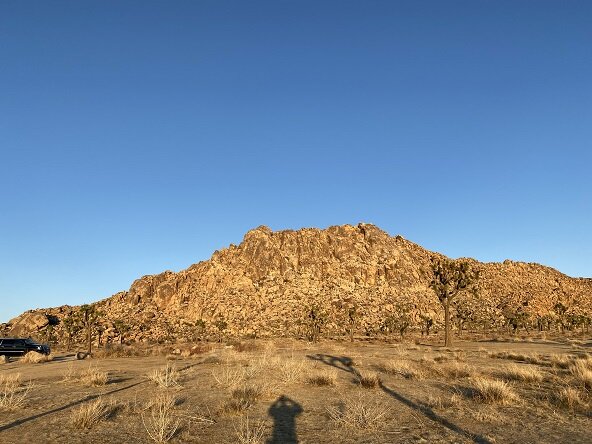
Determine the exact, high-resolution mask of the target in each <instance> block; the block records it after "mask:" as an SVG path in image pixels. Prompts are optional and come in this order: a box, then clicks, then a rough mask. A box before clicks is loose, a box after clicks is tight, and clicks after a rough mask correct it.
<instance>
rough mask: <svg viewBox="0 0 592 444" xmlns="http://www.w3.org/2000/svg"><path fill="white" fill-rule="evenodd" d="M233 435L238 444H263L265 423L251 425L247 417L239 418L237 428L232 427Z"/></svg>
mask: <svg viewBox="0 0 592 444" xmlns="http://www.w3.org/2000/svg"><path fill="white" fill-rule="evenodd" d="M234 433H235V437H236V440H237V442H238V444H263V443H264V441H265V440H264V438H263V437H264V435H265V422H263V421H262V422H260V423H259V424H253V423H252V422H250V421H249V417H248V416H245V417H244V418H242V417H241V419H240V423H239V425H238V427H236V426H235V427H234Z"/></svg>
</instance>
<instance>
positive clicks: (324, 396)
mask: <svg viewBox="0 0 592 444" xmlns="http://www.w3.org/2000/svg"><path fill="white" fill-rule="evenodd" d="M231 345H232V346H231V347H225V346H224V345H222V344H218V345H209V346H207V347H205V348H204V350H205V351H203V352H200V353H194V354H191V353H183V350H191V347H190V346H188V347H184V346H179V347H178V348H179V350H180V351H179V352H178V353H175V354H174V356H175V360H174V361H173V362H171V361H170V360H167V357H166V355H167V354H169V351H167V352H166V353H160V354H157V353H155V354H154V355H153V354H152V353H146V352H145V351H137V352H134V351H131V350H128V349H125V352H124V351H122V350H119V351H118V352H117V353H111V352H109V353H96V354H95V358H94V359H90V360H84V361H76V360H75V359H74V358H73V356H71V355H68V354H66V353H56V355H55V357H54V359H53V360H50V361H47V362H43V363H42V364H36V363H31V362H26V360H23V359H21V360H16V359H15V360H13V361H12V362H9V363H6V364H3V365H2V367H1V368H0V410H1V412H2V419H1V420H0V421H1V422H0V442H2V443H8V444H9V443H21V442H68V443H86V442H93V443H124V442H125V443H132V444H133V443H146V442H161V443H162V442H171V443H193V442H207V443H209V442H211V443H237V442H238V443H239V444H240V443H245V444H257V443H264V442H268V443H280V442H315V443H321V444H323V443H358V442H367V443H374V442H377V443H382V442H385V443H386V442H388V443H397V442H414V441H423V442H461V443H472V442H481V443H494V442H496V443H500V442H541V443H544V442H554V443H555V442H574V443H577V442H581V443H585V442H590V441H591V438H592V433H591V432H590V430H592V414H591V408H592V353H591V352H592V348H591V345H592V343H591V342H590V340H587V339H582V340H580V342H579V344H577V345H578V347H579V348H578V349H574V348H573V342H567V341H556V342H555V341H551V340H545V341H538V340H536V339H535V340H531V341H513V342H506V341H501V340H498V341H495V342H492V341H483V342H470V341H467V342H460V341H459V342H457V343H456V345H455V348H453V349H444V348H442V347H439V346H438V345H435V344H432V343H430V342H423V343H422V342H421V341H419V343H418V344H405V343H400V344H392V345H391V344H385V343H380V342H371V341H370V342H355V343H353V344H350V343H348V342H337V341H323V342H321V343H317V344H310V343H306V342H301V341H295V340H290V339H285V340H274V341H272V340H269V341H248V342H247V341H245V342H242V343H234V344H231ZM100 351H101V350H99V352H100ZM97 356H101V358H100V359H97Z"/></svg>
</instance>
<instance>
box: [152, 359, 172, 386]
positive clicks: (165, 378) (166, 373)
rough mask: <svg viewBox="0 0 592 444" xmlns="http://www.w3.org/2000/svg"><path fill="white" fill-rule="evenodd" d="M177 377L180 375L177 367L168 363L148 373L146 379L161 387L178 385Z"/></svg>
mask: <svg viewBox="0 0 592 444" xmlns="http://www.w3.org/2000/svg"><path fill="white" fill-rule="evenodd" d="M179 378H180V375H179V372H178V371H177V368H176V367H175V366H174V365H170V364H167V365H166V366H164V367H162V368H159V369H154V370H152V371H151V372H150V373H148V379H149V380H150V381H152V382H154V383H155V384H156V385H158V386H159V387H162V388H170V387H177V386H179Z"/></svg>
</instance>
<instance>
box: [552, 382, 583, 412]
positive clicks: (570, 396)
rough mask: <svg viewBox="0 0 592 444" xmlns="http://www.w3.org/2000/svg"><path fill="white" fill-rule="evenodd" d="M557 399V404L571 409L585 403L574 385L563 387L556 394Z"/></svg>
mask: <svg viewBox="0 0 592 444" xmlns="http://www.w3.org/2000/svg"><path fill="white" fill-rule="evenodd" d="M555 401H556V403H557V404H559V405H562V406H564V407H567V408H568V409H570V410H575V409H576V408H577V407H579V406H580V405H582V404H583V401H582V398H581V396H580V393H579V392H578V391H577V390H576V389H574V388H572V387H566V388H563V389H561V390H560V391H559V392H558V393H557V395H556V396H555Z"/></svg>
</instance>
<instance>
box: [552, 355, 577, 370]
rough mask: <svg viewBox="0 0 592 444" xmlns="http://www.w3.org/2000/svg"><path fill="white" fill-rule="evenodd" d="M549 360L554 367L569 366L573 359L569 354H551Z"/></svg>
mask: <svg viewBox="0 0 592 444" xmlns="http://www.w3.org/2000/svg"><path fill="white" fill-rule="evenodd" d="M549 362H550V363H551V365H552V366H553V367H557V368H568V367H569V366H570V364H571V362H572V359H571V357H570V356H567V355H551V356H550V357H549Z"/></svg>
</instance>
